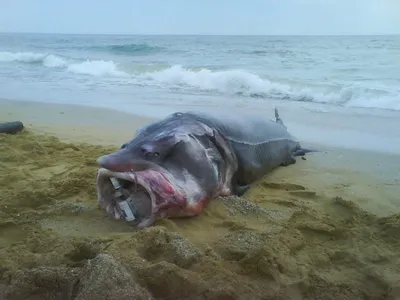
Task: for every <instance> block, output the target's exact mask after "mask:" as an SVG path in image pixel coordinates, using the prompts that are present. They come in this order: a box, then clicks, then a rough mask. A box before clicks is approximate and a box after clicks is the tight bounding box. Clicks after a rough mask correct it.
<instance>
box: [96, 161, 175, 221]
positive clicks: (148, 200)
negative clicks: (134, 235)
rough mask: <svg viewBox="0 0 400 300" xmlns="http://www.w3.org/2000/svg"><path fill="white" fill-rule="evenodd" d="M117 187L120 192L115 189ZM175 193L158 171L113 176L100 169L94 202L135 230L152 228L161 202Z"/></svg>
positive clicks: (124, 173)
mask: <svg viewBox="0 0 400 300" xmlns="http://www.w3.org/2000/svg"><path fill="white" fill-rule="evenodd" d="M113 178H115V179H117V180H118V181H117V182H115V181H114V179H113ZM113 181H114V183H113ZM118 184H119V185H120V188H119V189H116V187H118ZM174 192H175V191H174V189H173V187H172V185H171V184H170V183H169V182H168V180H167V179H166V178H165V176H163V175H162V174H161V173H159V172H157V171H153V170H145V171H139V172H112V171H110V170H108V169H105V168H100V169H99V170H98V172H97V197H98V198H97V200H98V203H99V205H100V206H101V208H102V209H104V210H105V211H106V212H107V213H108V214H109V215H110V216H111V217H113V218H115V219H121V220H125V221H128V222H129V223H130V224H132V225H134V226H137V227H138V228H144V227H148V226H150V225H151V224H153V223H154V222H155V220H156V219H157V215H158V210H159V208H160V202H163V199H161V198H165V194H173V193H174ZM117 195H119V196H120V197H119V198H118V197H117ZM117 198H118V199H117Z"/></svg>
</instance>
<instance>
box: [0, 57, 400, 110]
mask: <svg viewBox="0 0 400 300" xmlns="http://www.w3.org/2000/svg"><path fill="white" fill-rule="evenodd" d="M0 62H3V63H25V64H39V65H42V66H43V67H46V68H59V69H63V70H64V71H66V72H70V73H75V74H80V75H85V76H94V77H98V78H99V80H101V77H115V78H116V79H118V78H123V80H124V82H126V81H127V80H128V82H129V83H130V84H132V85H135V84H139V85H142V86H143V85H151V86H159V87H163V88H170V89H174V90H177V89H178V90H179V89H180V90H182V91H183V92H184V91H185V90H190V91H196V90H198V91H202V92H209V93H217V94H227V95H234V96H243V97H251V98H264V99H266V101H267V99H278V100H288V101H302V102H316V103H329V104H333V105H342V106H355V107H367V108H382V109H392V110H400V89H398V88H395V87H389V86H379V85H375V86H374V85H373V83H371V84H370V86H360V85H356V84H353V85H349V86H339V87H338V86H335V87H333V86H327V87H323V88H316V87H311V86H293V85H292V84H289V83H285V82H277V81H274V80H272V79H269V78H264V77H261V76H259V75H257V74H255V73H252V72H249V71H246V70H238V69H233V70H229V69H228V70H217V71H214V70H209V69H206V68H196V69H193V68H185V67H183V66H180V65H174V66H165V65H164V66H162V67H157V66H154V65H150V64H149V65H145V66H143V65H140V66H139V65H129V66H126V65H121V64H119V63H116V62H114V61H111V60H108V61H106V60H76V59H71V58H67V57H61V56H58V55H54V54H43V53H32V52H0Z"/></svg>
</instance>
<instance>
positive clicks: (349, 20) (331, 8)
mask: <svg viewBox="0 0 400 300" xmlns="http://www.w3.org/2000/svg"><path fill="white" fill-rule="evenodd" d="M0 31H2V32H46V33H131V34H255V35H263V34H267V35H268V34H274V35H279V34H293V35H296V34H400V0H66V1H63V0H1V9H0Z"/></svg>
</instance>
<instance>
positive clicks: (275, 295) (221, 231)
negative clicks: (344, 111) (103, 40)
mask: <svg viewBox="0 0 400 300" xmlns="http://www.w3.org/2000/svg"><path fill="white" fill-rule="evenodd" d="M0 107H1V112H0V121H10V120H21V121H23V122H24V123H25V124H26V125H27V128H26V130H24V131H23V132H21V133H19V134H16V135H4V134H3V135H0V164H1V165H0V167H1V172H0V186H1V193H0V261H1V264H0V279H1V281H0V299H30V300H33V299H87V300H91V299H282V300H285V299H289V300H290V299H335V300H337V299H343V300H346V299H351V300H356V299H400V261H399V260H400V213H399V211H400V209H399V198H400V188H399V182H398V178H396V177H395V176H396V174H398V172H399V167H398V166H399V162H400V159H399V157H398V156H394V155H383V154H374V153H366V152H359V151H348V150H340V149H336V150H331V151H326V152H321V153H312V154H309V155H308V156H307V159H306V160H302V159H298V161H297V163H296V164H295V165H292V166H290V167H287V168H280V169H278V170H277V171H275V172H273V173H272V174H271V175H269V176H267V177H266V178H265V179H264V180H262V181H261V182H259V183H258V184H257V185H256V186H254V187H253V188H252V189H251V190H250V191H249V192H248V193H247V194H246V195H245V196H244V197H243V198H237V197H228V198H219V199H215V200H214V201H212V202H211V203H210V204H209V205H208V206H207V207H206V209H205V210H204V211H203V213H202V214H201V215H200V216H198V217H194V218H187V219H171V220H162V221H159V222H157V223H156V224H155V226H153V227H151V228H148V229H145V230H141V231H137V230H135V229H132V227H130V226H128V225H126V224H124V223H123V222H120V221H115V220H111V219H109V218H108V217H106V215H105V213H104V212H103V211H101V210H100V209H99V208H98V206H97V203H96V191H95V176H96V170H97V167H96V165H95V159H96V158H97V157H98V156H100V155H102V154H105V153H108V152H110V151H112V150H114V149H116V148H117V147H118V146H119V145H120V144H121V143H122V142H125V141H126V140H127V139H129V138H130V137H131V136H132V135H133V134H134V130H135V128H136V127H137V126H139V125H140V124H143V123H144V122H147V121H148V120H146V119H144V118H141V117H137V116H136V117H135V116H132V115H126V114H123V113H119V112H113V111H108V110H104V109H94V108H85V107H77V106H71V105H57V104H43V103H35V104H33V103H24V102H16V101H14V102H11V101H6V100H2V101H0ZM107 145H108V146H107Z"/></svg>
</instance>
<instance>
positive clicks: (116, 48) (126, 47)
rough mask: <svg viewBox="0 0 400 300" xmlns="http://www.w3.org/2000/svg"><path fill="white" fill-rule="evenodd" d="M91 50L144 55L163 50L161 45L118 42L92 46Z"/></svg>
mask: <svg viewBox="0 0 400 300" xmlns="http://www.w3.org/2000/svg"><path fill="white" fill-rule="evenodd" d="M91 49H93V50H100V51H109V52H112V53H115V54H131V55H138V54H141V55H144V54H153V53H155V52H160V51H163V50H164V48H163V47H158V46H152V45H149V44H145V43H141V44H118V45H104V46H93V47H91Z"/></svg>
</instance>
